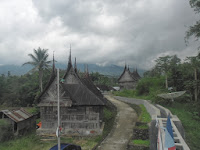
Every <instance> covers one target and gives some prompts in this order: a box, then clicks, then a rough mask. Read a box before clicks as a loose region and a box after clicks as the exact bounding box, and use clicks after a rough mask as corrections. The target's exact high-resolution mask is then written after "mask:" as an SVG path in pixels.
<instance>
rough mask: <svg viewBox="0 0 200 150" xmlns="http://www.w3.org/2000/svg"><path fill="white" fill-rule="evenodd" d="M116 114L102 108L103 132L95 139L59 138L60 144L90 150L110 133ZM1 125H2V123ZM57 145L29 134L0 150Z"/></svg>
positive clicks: (35, 149) (19, 149) (48, 147)
mask: <svg viewBox="0 0 200 150" xmlns="http://www.w3.org/2000/svg"><path fill="white" fill-rule="evenodd" d="M115 115H116V112H115V111H113V110H110V109H109V108H104V122H105V126H104V130H103V134H102V135H100V136H95V137H65V136H63V137H61V142H63V143H72V144H76V145H80V146H81V148H82V150H91V149H92V148H93V147H95V146H96V145H97V143H98V142H100V141H101V140H102V139H103V138H105V136H106V135H107V134H108V133H109V132H110V131H111V129H112V127H113V124H114V120H115ZM1 124H4V122H3V121H2V122H1ZM56 144H57V140H56V137H55V140H54V139H53V140H51V141H42V140H41V137H40V136H38V135H36V134H35V133H31V134H28V135H25V136H21V137H16V138H15V139H13V140H9V141H6V142H1V143H0V150H27V149H31V150H39V149H42V150H49V149H50V148H51V147H52V146H54V145H56Z"/></svg>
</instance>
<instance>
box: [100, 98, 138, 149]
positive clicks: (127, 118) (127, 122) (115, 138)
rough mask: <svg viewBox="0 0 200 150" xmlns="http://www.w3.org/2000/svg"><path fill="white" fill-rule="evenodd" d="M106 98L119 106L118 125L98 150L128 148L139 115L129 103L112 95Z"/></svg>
mask: <svg viewBox="0 0 200 150" xmlns="http://www.w3.org/2000/svg"><path fill="white" fill-rule="evenodd" d="M106 98H107V99H108V100H110V101H111V102H112V103H113V104H114V105H115V106H116V107H117V117H116V125H115V126H114V128H113V131H112V132H111V133H110V134H109V135H108V137H107V138H106V139H105V140H104V141H103V142H102V144H101V145H100V146H99V147H98V148H97V150H126V147H127V143H128V141H129V139H130V138H131V136H132V134H133V127H134V126H135V121H136V119H137V115H136V113H135V111H134V110H133V109H132V108H131V107H130V106H129V105H127V104H125V103H123V102H120V101H118V100H116V99H114V98H113V97H111V96H106Z"/></svg>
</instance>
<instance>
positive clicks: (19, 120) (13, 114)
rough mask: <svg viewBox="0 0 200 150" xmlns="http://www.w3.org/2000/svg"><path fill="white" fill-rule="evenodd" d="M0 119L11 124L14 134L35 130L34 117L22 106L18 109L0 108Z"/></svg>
mask: <svg viewBox="0 0 200 150" xmlns="http://www.w3.org/2000/svg"><path fill="white" fill-rule="evenodd" d="M0 119H3V120H6V121H7V122H8V123H9V124H11V126H12V130H13V133H14V135H23V134H25V133H27V132H30V131H32V130H35V128H36V122H35V117H34V116H33V115H32V114H30V113H28V112H27V111H25V110H24V109H23V108H21V109H18V110H1V111H0Z"/></svg>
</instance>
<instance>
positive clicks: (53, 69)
mask: <svg viewBox="0 0 200 150" xmlns="http://www.w3.org/2000/svg"><path fill="white" fill-rule="evenodd" d="M52 71H53V72H55V60H54V51H53V68H52Z"/></svg>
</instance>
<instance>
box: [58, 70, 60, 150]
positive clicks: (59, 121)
mask: <svg viewBox="0 0 200 150" xmlns="http://www.w3.org/2000/svg"><path fill="white" fill-rule="evenodd" d="M59 93H60V92H59V69H58V68H57V95H58V128H57V137H58V150H60V95H59Z"/></svg>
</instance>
